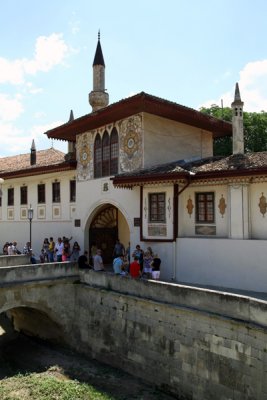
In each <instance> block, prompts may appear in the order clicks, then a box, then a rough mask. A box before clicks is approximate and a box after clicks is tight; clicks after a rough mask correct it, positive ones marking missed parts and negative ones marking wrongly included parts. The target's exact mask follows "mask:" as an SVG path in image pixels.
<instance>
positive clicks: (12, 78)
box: [0, 57, 24, 85]
mask: <svg viewBox="0 0 267 400" xmlns="http://www.w3.org/2000/svg"><path fill="white" fill-rule="evenodd" d="M0 83H10V84H11V85H19V84H21V83H24V68H23V60H15V61H10V60H7V59H5V58H2V57H0Z"/></svg>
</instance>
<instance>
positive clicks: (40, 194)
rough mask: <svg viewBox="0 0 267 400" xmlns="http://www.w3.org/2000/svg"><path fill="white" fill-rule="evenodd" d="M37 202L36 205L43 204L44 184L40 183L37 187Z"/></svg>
mask: <svg viewBox="0 0 267 400" xmlns="http://www.w3.org/2000/svg"><path fill="white" fill-rule="evenodd" d="M37 200H38V204H42V203H45V184H44V183H40V184H39V185H38V186H37Z"/></svg>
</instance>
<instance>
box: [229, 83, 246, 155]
mask: <svg viewBox="0 0 267 400" xmlns="http://www.w3.org/2000/svg"><path fill="white" fill-rule="evenodd" d="M243 105H244V103H243V101H241V96H240V91H239V86H238V83H236V85H235V98H234V101H233V103H232V104H231V107H232V112H233V116H232V125H233V154H238V153H241V154H244V128H243Z"/></svg>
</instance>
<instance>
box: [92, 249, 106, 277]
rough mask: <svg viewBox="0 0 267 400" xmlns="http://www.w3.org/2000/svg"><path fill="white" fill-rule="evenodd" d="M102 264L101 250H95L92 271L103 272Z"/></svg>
mask: <svg viewBox="0 0 267 400" xmlns="http://www.w3.org/2000/svg"><path fill="white" fill-rule="evenodd" d="M104 270H105V269H104V264H103V259H102V256H101V250H100V249H97V251H96V255H95V256H94V271H97V272H99V271H104Z"/></svg>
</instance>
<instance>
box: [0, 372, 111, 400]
mask: <svg viewBox="0 0 267 400" xmlns="http://www.w3.org/2000/svg"><path fill="white" fill-rule="evenodd" d="M0 399H1V400H18V399H19V400H113V399H114V397H110V396H109V395H107V394H105V393H101V392H100V391H98V390H96V389H95V388H94V387H92V386H91V385H89V384H86V383H80V382H78V381H75V380H67V379H62V376H61V377H60V378H58V377H57V376H55V375H53V374H51V373H49V371H48V372H46V373H41V374H38V373H32V374H26V375H21V374H18V375H16V376H13V377H11V378H6V379H3V380H1V381H0Z"/></svg>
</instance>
